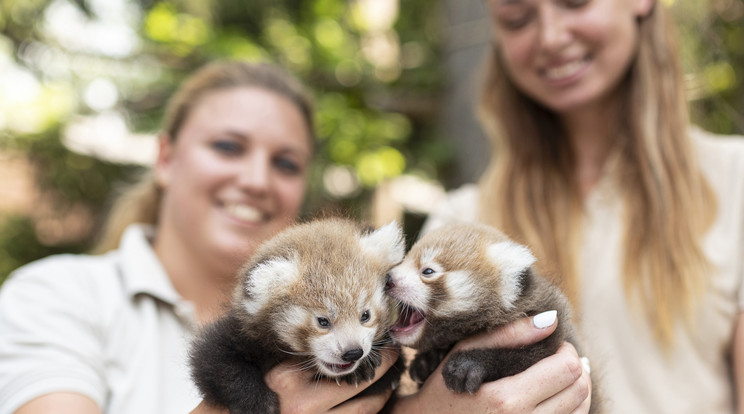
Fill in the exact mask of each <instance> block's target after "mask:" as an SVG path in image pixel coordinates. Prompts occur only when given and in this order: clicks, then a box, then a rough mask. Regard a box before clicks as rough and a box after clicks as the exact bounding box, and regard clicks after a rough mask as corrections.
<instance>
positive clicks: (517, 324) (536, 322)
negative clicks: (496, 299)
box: [454, 310, 558, 351]
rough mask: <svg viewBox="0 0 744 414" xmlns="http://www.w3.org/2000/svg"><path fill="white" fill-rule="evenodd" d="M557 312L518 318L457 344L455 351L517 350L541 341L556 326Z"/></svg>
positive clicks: (552, 311)
mask: <svg viewBox="0 0 744 414" xmlns="http://www.w3.org/2000/svg"><path fill="white" fill-rule="evenodd" d="M557 317H558V312H557V311H554V310H551V311H547V312H543V313H539V314H537V315H535V316H532V317H526V318H520V319H517V320H516V321H514V322H510V323H508V324H506V325H502V326H500V327H498V328H496V329H495V330H493V331H490V332H485V333H482V334H478V335H475V336H473V337H470V338H467V339H464V340H462V341H460V342H458V344H457V346H455V348H454V349H455V350H458V351H462V350H465V349H471V348H517V347H520V346H525V345H530V344H533V343H535V342H538V341H541V340H543V339H545V338H547V337H548V336H550V334H552V333H553V332H555V328H556V327H557V326H558V324H557V323H556V322H557Z"/></svg>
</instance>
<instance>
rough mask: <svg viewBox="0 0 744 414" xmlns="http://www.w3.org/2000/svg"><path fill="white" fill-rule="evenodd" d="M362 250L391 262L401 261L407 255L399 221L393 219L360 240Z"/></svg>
mask: <svg viewBox="0 0 744 414" xmlns="http://www.w3.org/2000/svg"><path fill="white" fill-rule="evenodd" d="M359 243H360V244H361V246H362V250H363V251H365V252H366V253H367V254H370V255H372V256H375V257H378V258H379V259H381V260H383V261H385V262H387V263H390V264H395V263H400V261H401V260H403V256H404V255H405V246H404V244H403V233H402V231H401V229H400V227H399V226H398V223H396V222H395V221H392V222H390V223H388V224H386V225H384V226H382V227H380V228H379V229H377V230H375V231H373V232H372V233H370V234H367V235H365V236H362V238H361V239H360V240H359Z"/></svg>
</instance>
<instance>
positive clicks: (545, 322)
mask: <svg viewBox="0 0 744 414" xmlns="http://www.w3.org/2000/svg"><path fill="white" fill-rule="evenodd" d="M557 317H558V311H554V310H551V311H547V312H543V313H538V314H537V315H535V316H533V317H532V325H534V326H535V328H539V329H543V328H547V327H548V326H552V325H553V324H554V323H555V320H556V318H557Z"/></svg>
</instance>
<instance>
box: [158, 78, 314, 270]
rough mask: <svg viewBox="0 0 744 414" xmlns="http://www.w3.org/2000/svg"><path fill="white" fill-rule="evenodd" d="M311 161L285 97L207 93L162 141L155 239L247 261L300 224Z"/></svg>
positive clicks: (255, 91)
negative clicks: (265, 244)
mask: <svg viewBox="0 0 744 414" xmlns="http://www.w3.org/2000/svg"><path fill="white" fill-rule="evenodd" d="M311 156H312V149H311V138H310V136H309V133H308V130H307V124H306V122H305V119H304V118H303V116H302V114H301V113H300V111H299V110H298V108H297V107H296V106H295V105H294V104H293V103H292V102H291V101H289V100H288V99H287V98H285V97H283V96H281V95H278V94H276V93H274V92H271V91H268V90H265V89H261V88H256V87H239V88H233V89H226V90H218V91H215V92H211V93H209V94H207V95H206V96H204V97H203V98H202V99H200V100H199V101H198V102H197V104H196V106H195V107H194V108H193V109H192V110H191V113H190V114H189V116H188V118H187V119H186V120H185V122H184V123H183V125H182V127H181V130H180V132H179V134H178V137H176V139H175V140H170V139H168V137H163V138H162V139H161V148H160V156H159V159H158V162H157V165H156V167H155V173H156V178H157V180H158V182H159V184H160V185H161V186H162V188H163V199H162V204H161V209H160V217H159V223H158V235H157V238H158V239H161V240H168V243H170V244H171V245H174V246H175V245H177V246H179V247H177V249H178V250H179V251H180V252H181V253H182V254H192V255H202V254H206V255H208V257H210V258H213V259H214V260H216V261H219V262H221V263H225V262H229V263H231V264H234V263H235V261H236V259H237V260H240V259H243V260H245V259H247V257H249V256H250V255H251V254H252V253H253V250H254V249H255V247H256V245H257V244H259V243H260V242H261V241H263V240H265V239H267V238H269V237H271V236H272V235H273V234H275V233H276V232H278V231H280V230H282V229H283V228H284V227H286V226H287V225H289V224H290V223H292V222H293V221H294V220H295V219H296V217H297V215H298V213H299V211H300V208H301V205H302V202H303V199H304V196H305V187H306V177H307V171H308V167H309V163H310V161H311ZM156 243H157V242H156ZM161 247H162V246H161Z"/></svg>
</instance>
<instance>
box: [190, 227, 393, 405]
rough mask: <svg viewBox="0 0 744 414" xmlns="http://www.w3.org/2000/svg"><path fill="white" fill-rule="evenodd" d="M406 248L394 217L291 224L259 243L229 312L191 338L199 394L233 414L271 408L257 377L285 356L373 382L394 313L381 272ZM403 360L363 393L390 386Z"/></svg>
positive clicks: (273, 399)
mask: <svg viewBox="0 0 744 414" xmlns="http://www.w3.org/2000/svg"><path fill="white" fill-rule="evenodd" d="M404 254H405V247H404V243H403V235H402V233H401V230H400V229H399V227H398V226H397V225H396V224H395V223H391V224H388V225H385V226H383V227H381V228H379V229H377V230H374V229H371V230H366V229H364V228H363V227H362V226H360V225H358V224H356V223H354V222H352V221H349V220H344V219H324V220H317V221H313V222H309V223H305V224H299V225H295V226H293V227H290V228H289V229H287V230H285V231H283V232H281V233H279V234H278V235H277V236H275V237H274V238H272V239H270V240H269V241H267V242H265V243H264V244H262V245H261V246H260V247H259V248H258V249H257V250H256V252H255V254H254V255H253V257H252V258H251V260H250V261H249V262H248V263H247V264H246V265H245V266H244V267H243V269H242V270H241V271H240V274H239V283H238V286H237V287H236V290H235V292H234V295H233V300H232V302H231V305H230V308H229V310H228V311H227V312H226V314H225V315H224V316H223V317H221V318H220V319H218V320H217V321H215V322H214V323H212V324H210V325H207V326H206V327H205V328H204V329H203V330H202V331H201V332H200V334H199V335H197V338H196V339H195V341H194V343H193V345H192V348H191V352H190V362H191V368H192V377H193V379H194V382H195V384H196V385H197V387H198V388H199V390H200V391H201V393H202V395H203V398H204V400H205V401H206V402H207V403H209V404H211V405H215V406H221V407H226V408H229V409H230V412H231V413H233V414H236V413H246V414H247V413H278V412H279V402H278V397H277V395H276V394H275V393H274V392H273V391H272V390H271V389H269V388H268V386H267V385H266V383H265V382H264V379H263V378H264V374H265V373H266V372H267V371H268V370H269V369H271V368H272V367H274V366H275V365H277V364H279V363H280V362H282V361H284V360H288V359H293V361H296V362H295V363H296V364H297V368H298V369H304V370H310V371H314V372H315V373H316V378H317V379H318V380H321V378H330V379H334V380H336V381H346V382H348V383H350V384H359V383H361V382H362V381H369V380H371V379H372V378H373V377H374V373H375V368H377V367H378V366H379V365H380V364H381V361H382V359H381V355H380V353H379V350H380V349H382V348H383V347H385V346H391V342H392V341H391V339H390V337H389V333H388V330H389V328H390V326H391V325H392V323H393V322H394V321H395V318H396V316H397V312H396V311H395V310H394V306H393V303H392V300H391V299H390V298H389V296H387V295H386V294H385V282H386V275H387V272H388V271H389V270H390V269H391V268H392V267H393V266H395V265H396V264H398V263H400V261H401V260H402V259H403V255H404ZM403 367H404V366H403V363H402V360H399V363H398V365H397V366H394V367H392V368H391V369H390V370H389V371H388V372H387V374H385V376H384V377H383V378H382V379H381V380H379V381H377V382H376V383H375V384H374V385H373V386H371V387H369V388H367V389H366V390H365V392H367V393H375V392H383V391H385V390H387V389H390V388H391V387H392V388H394V387H395V386H396V385H397V382H398V380H399V378H400V374H401V373H402V371H403V369H404V368H403Z"/></svg>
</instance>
